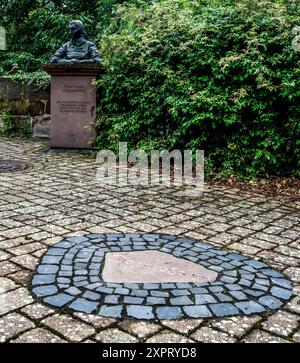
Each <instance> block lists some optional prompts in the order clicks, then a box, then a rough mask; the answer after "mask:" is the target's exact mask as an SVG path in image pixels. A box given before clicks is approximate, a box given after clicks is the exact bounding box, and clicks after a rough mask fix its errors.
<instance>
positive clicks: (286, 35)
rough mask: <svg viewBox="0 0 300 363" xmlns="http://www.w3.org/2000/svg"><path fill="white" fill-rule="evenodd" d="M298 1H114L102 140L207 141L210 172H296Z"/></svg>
mask: <svg viewBox="0 0 300 363" xmlns="http://www.w3.org/2000/svg"><path fill="white" fill-rule="evenodd" d="M296 25H300V7H299V2H297V1H289V0H286V1H285V0H282V1H275V2H274V1H266V0H262V1H259V0H216V1H214V0H162V1H153V2H149V1H147V2H145V1H137V2H136V3H134V4H131V3H128V2H125V4H122V5H119V6H117V7H116V9H115V12H114V16H113V18H112V21H111V24H110V27H109V28H108V29H107V31H106V32H105V35H104V36H103V37H102V40H101V43H100V48H101V52H102V54H103V56H104V59H105V65H106V67H107V72H106V75H105V76H104V77H103V78H102V79H101V80H100V81H99V82H98V85H99V88H100V91H101V97H99V102H100V113H101V116H100V117H99V119H98V129H99V132H98V138H97V146H98V147H99V148H111V149H117V147H118V142H119V141H127V142H128V143H129V145H130V147H131V148H137V147H140V148H143V149H144V150H146V151H149V150H151V149H153V148H157V149H174V148H180V149H187V148H191V149H204V150H205V153H206V162H207V164H206V166H207V172H213V173H216V172H217V173H221V174H223V175H228V174H235V175H237V176H240V177H245V176H255V175H261V174H266V173H267V174H272V175H285V174H289V175H295V176H300V172H299V170H300V168H299V167H300V121H299V118H300V109H299V98H300V97H299V96H300V77H299V76H300V56H299V53H296V52H295V51H294V50H293V49H292V46H291V44H292V41H293V37H294V35H293V34H292V29H293V27H294V26H296Z"/></svg>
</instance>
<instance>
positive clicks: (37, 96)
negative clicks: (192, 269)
mask: <svg viewBox="0 0 300 363" xmlns="http://www.w3.org/2000/svg"><path fill="white" fill-rule="evenodd" d="M7 107H9V109H10V110H11V114H12V115H13V121H14V122H15V123H16V125H19V124H20V123H21V122H26V123H28V125H29V126H30V128H31V130H32V135H33V136H34V137H43V138H48V137H49V135H50V87H48V88H47V89H41V88H39V87H38V86H37V85H35V84H26V83H22V82H18V81H15V80H12V79H10V78H6V77H0V114H1V111H3V110H4V109H6V108H7Z"/></svg>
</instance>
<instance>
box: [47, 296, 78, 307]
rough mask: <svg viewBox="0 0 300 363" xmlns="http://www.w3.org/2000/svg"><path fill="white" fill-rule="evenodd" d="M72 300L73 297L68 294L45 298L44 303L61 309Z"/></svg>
mask: <svg viewBox="0 0 300 363" xmlns="http://www.w3.org/2000/svg"><path fill="white" fill-rule="evenodd" d="M73 299H74V296H71V295H68V294H57V295H54V296H50V297H46V298H45V299H44V302H45V303H47V304H50V305H53V306H55V307H58V308H61V307H62V306H63V305H65V304H67V303H68V302H70V301H71V300H73Z"/></svg>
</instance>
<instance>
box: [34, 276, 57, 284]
mask: <svg viewBox="0 0 300 363" xmlns="http://www.w3.org/2000/svg"><path fill="white" fill-rule="evenodd" d="M53 282H55V277H54V276H53V275H36V276H34V278H33V280H32V285H48V284H52V283H53Z"/></svg>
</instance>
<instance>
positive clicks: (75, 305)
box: [69, 299, 98, 314]
mask: <svg viewBox="0 0 300 363" xmlns="http://www.w3.org/2000/svg"><path fill="white" fill-rule="evenodd" d="M97 306H98V302H92V301H89V300H86V299H77V300H75V301H73V302H72V304H70V305H69V307H70V308H71V309H73V310H76V311H82V312H84V313H87V314H90V313H91V312H92V311H94V310H95V309H96V307H97Z"/></svg>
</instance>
